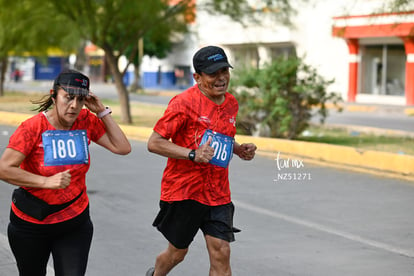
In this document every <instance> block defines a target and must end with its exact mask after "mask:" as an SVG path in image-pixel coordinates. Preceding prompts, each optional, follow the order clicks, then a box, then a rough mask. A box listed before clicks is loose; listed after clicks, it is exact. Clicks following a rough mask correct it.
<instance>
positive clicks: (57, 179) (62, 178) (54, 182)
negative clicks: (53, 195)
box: [42, 170, 72, 189]
mask: <svg viewBox="0 0 414 276" xmlns="http://www.w3.org/2000/svg"><path fill="white" fill-rule="evenodd" d="M71 177H72V175H71V174H70V170H66V171H64V172H60V173H57V174H54V175H52V176H49V177H47V178H46V180H45V183H44V187H42V188H45V189H65V188H66V187H67V186H69V184H70V179H71Z"/></svg>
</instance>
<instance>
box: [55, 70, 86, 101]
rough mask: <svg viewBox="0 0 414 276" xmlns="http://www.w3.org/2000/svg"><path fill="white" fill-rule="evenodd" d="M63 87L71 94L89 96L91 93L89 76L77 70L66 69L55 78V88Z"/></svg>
mask: <svg viewBox="0 0 414 276" xmlns="http://www.w3.org/2000/svg"><path fill="white" fill-rule="evenodd" d="M58 86H59V87H62V89H63V90H65V91H66V92H67V93H69V94H70V95H75V96H88V95H89V78H88V77H87V76H85V75H84V74H82V73H80V72H78V71H75V70H70V69H68V70H64V71H62V72H61V73H60V74H59V75H58V76H57V77H56V79H55V81H54V83H53V89H54V90H57V87H58Z"/></svg>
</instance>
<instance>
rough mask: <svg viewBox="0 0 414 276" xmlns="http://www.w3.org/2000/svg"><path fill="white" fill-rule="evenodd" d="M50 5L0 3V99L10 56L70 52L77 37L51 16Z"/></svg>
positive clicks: (22, 0) (31, 0) (36, 0)
mask: <svg viewBox="0 0 414 276" xmlns="http://www.w3.org/2000/svg"><path fill="white" fill-rule="evenodd" d="M52 8H53V7H52V6H51V5H50V3H47V2H44V1H41V0H16V1H8V0H0V68H1V70H0V96H2V95H3V93H4V81H5V75H6V72H7V67H8V58H9V56H10V55H15V56H19V55H23V54H30V55H36V56H39V57H45V56H46V55H47V50H48V49H50V48H59V49H61V50H62V51H65V52H68V53H69V52H73V50H74V49H76V48H77V45H78V43H79V34H78V32H76V30H75V31H70V32H68V29H71V28H70V25H68V24H65V21H64V20H65V18H64V17H62V16H59V15H56V14H55V15H53V16H51V14H50V10H51V9H52Z"/></svg>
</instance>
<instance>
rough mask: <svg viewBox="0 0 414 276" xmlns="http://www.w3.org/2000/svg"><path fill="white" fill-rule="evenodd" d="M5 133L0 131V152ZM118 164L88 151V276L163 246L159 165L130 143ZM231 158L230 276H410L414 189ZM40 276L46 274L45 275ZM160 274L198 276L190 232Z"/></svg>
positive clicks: (9, 274)
mask: <svg viewBox="0 0 414 276" xmlns="http://www.w3.org/2000/svg"><path fill="white" fill-rule="evenodd" d="M12 131H13V128H12V127H6V126H0V146H1V152H2V151H3V150H4V147H5V146H6V145H7V141H8V137H9V135H10V134H11V132H12ZM132 147H133V151H132V153H131V154H130V155H128V156H116V155H113V154H111V153H109V152H108V151H106V150H104V149H102V148H100V147H99V146H97V145H92V146H91V148H90V150H91V156H92V161H91V162H92V166H91V169H90V171H89V173H88V178H87V183H88V194H89V196H90V203H91V215H92V220H93V222H94V226H95V233H94V239H93V243H92V249H91V252H90V259H89V266H88V273H87V275H89V276H113V275H123V276H129V275H144V274H145V271H146V270H147V268H148V267H150V266H151V265H153V263H154V258H155V256H156V255H157V254H158V253H159V252H160V251H161V250H163V249H164V248H165V246H166V241H165V240H164V238H163V237H162V235H161V234H160V233H158V232H157V231H156V230H155V229H154V228H153V227H152V226H151V223H152V220H153V218H154V216H155V215H156V213H157V211H158V198H159V193H160V179H161V174H162V170H163V168H164V166H165V161H166V160H165V158H163V157H160V156H157V155H154V154H151V153H149V152H148V151H147V150H146V144H145V142H138V141H132ZM276 156H277V153H275V154H274V156H270V157H264V156H257V157H256V158H255V160H253V161H250V162H246V161H242V160H239V159H238V158H237V157H235V158H234V159H233V160H232V163H231V165H230V180H231V188H232V192H233V200H234V203H235V206H236V213H235V226H236V227H238V228H241V229H242V232H241V233H239V234H237V236H236V242H234V243H232V267H233V275H238V276H239V275H240V276H244V275H246V276H251V275H257V276H261V275H262V276H273V275H282V276H284V275H298V276H302V275H303V276H305V275H306V276H309V275H315V276H320V275H335V276H336V275H338V276H342V275H344V276H345V275H353V276H355V275H364V276H365V275H376V276H382V275H384V276H389V275H399V276H405V275H407V276H408V275H413V273H414V249H413V248H414V235H413V231H412V229H414V215H413V212H412V210H413V209H414V201H413V200H412V199H413V198H414V185H413V184H412V183H410V182H407V181H403V180H396V179H389V178H379V177H376V176H373V175H367V174H360V173H355V172H351V171H345V170H339V169H334V168H324V167H320V166H315V165H312V164H307V163H306V161H303V160H287V159H286V157H283V156H282V157H281V159H279V160H278V161H277V160H275V158H276ZM12 189H13V187H12V186H11V185H8V184H4V183H0V275H1V276H13V275H17V272H16V270H15V265H14V260H13V257H12V256H11V255H10V251H9V249H8V248H7V238H6V229H7V222H8V213H9V208H10V207H9V205H10V196H11V191H12ZM48 275H50V274H48ZM169 275H171V276H174V275H180V276H186V275H188V276H193V275H208V256H207V253H206V249H205V244H204V241H203V238H202V235H201V234H200V233H199V234H198V235H197V237H196V239H195V241H194V243H193V244H192V245H191V247H190V251H189V253H188V256H187V258H186V259H185V260H184V262H183V263H182V264H180V265H179V266H178V267H177V268H176V269H174V270H173V271H172V272H171V273H170V274H169Z"/></svg>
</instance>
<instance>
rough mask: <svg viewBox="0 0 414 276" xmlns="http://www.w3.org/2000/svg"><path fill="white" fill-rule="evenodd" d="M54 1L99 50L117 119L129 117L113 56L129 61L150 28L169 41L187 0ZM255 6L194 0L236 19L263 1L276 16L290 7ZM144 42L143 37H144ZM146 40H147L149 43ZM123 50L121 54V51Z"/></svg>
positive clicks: (253, 14)
mask: <svg viewBox="0 0 414 276" xmlns="http://www.w3.org/2000/svg"><path fill="white" fill-rule="evenodd" d="M49 1H52V2H53V3H54V5H55V9H56V11H57V13H58V14H61V15H65V16H66V17H67V18H68V20H69V21H71V22H72V23H74V24H75V25H76V26H77V29H78V31H79V32H80V33H81V34H82V36H83V37H84V39H87V40H90V41H91V42H92V43H94V44H95V45H97V46H99V47H100V48H102V49H103V50H104V51H105V55H106V58H107V62H108V66H109V68H110V70H111V73H112V75H113V77H114V81H115V86H116V89H117V92H118V96H119V100H120V104H121V112H122V113H121V119H122V122H124V123H131V122H132V118H131V114H130V108H129V95H128V91H127V88H126V87H125V85H124V83H123V75H124V74H125V72H126V70H127V68H124V69H123V70H122V71H121V70H120V69H119V68H118V60H119V58H120V57H121V56H122V55H124V56H126V57H127V59H128V61H129V63H128V65H129V64H131V63H132V62H133V61H134V59H135V58H136V56H137V55H138V45H139V43H138V41H139V40H140V39H142V38H143V39H144V40H145V35H146V34H150V35H149V36H148V37H149V38H150V42H154V41H155V42H156V41H157V39H159V38H160V34H162V36H161V38H162V39H164V38H167V39H168V40H169V41H174V39H176V34H182V33H184V32H186V31H187V28H186V27H187V23H188V22H187V21H188V20H187V19H188V18H194V16H195V14H194V9H193V7H194V3H195V1H193V0H175V1H171V0H139V1H137V0H102V1H97V0H72V1H59V0H49ZM262 2H263V5H262V6H263V7H261V8H260V11H259V10H257V9H253V8H252V7H251V6H250V5H248V0H204V1H197V10H205V11H207V12H209V13H215V14H223V15H226V16H230V17H232V18H234V19H237V20H238V21H239V22H241V21H242V19H243V18H247V17H249V18H257V14H258V13H260V12H261V11H262V9H264V8H266V7H271V11H274V14H275V15H276V16H277V17H279V18H286V17H288V14H289V13H288V12H287V11H289V10H290V9H291V7H290V6H289V5H288V1H287V0H273V1H272V0H267V1H262ZM144 44H145V43H144ZM149 45H151V43H150V44H149ZM127 51H128V53H129V55H126V53H127Z"/></svg>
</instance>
